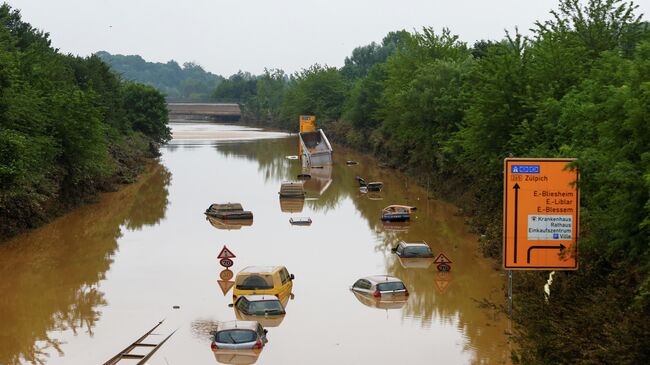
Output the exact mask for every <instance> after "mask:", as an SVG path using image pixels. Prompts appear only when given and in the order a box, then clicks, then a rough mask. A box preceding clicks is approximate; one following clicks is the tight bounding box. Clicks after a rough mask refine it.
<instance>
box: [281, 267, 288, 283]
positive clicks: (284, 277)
mask: <svg viewBox="0 0 650 365" xmlns="http://www.w3.org/2000/svg"><path fill="white" fill-rule="evenodd" d="M280 280H282V284H286V282H287V281H288V280H289V274H288V273H287V269H282V270H280Z"/></svg>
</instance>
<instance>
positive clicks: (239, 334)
mask: <svg viewBox="0 0 650 365" xmlns="http://www.w3.org/2000/svg"><path fill="white" fill-rule="evenodd" d="M256 340H257V333H255V331H251V330H238V329H233V330H227V331H220V332H217V335H216V336H215V342H217V343H233V344H237V343H246V342H255V341H256Z"/></svg>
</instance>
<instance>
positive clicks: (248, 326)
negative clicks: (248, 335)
mask: <svg viewBox="0 0 650 365" xmlns="http://www.w3.org/2000/svg"><path fill="white" fill-rule="evenodd" d="M257 325H258V323H257V321H227V322H219V324H218V325H217V332H219V331H227V330H234V329H239V330H251V331H257Z"/></svg>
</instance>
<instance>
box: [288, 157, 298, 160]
mask: <svg viewBox="0 0 650 365" xmlns="http://www.w3.org/2000/svg"><path fill="white" fill-rule="evenodd" d="M287 159H288V160H297V159H298V156H287Z"/></svg>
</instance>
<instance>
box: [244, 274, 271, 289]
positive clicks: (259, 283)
mask: <svg viewBox="0 0 650 365" xmlns="http://www.w3.org/2000/svg"><path fill="white" fill-rule="evenodd" d="M236 284H237V289H240V290H255V289H258V290H260V289H273V278H272V277H271V275H248V276H239V277H237V282H236Z"/></svg>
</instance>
